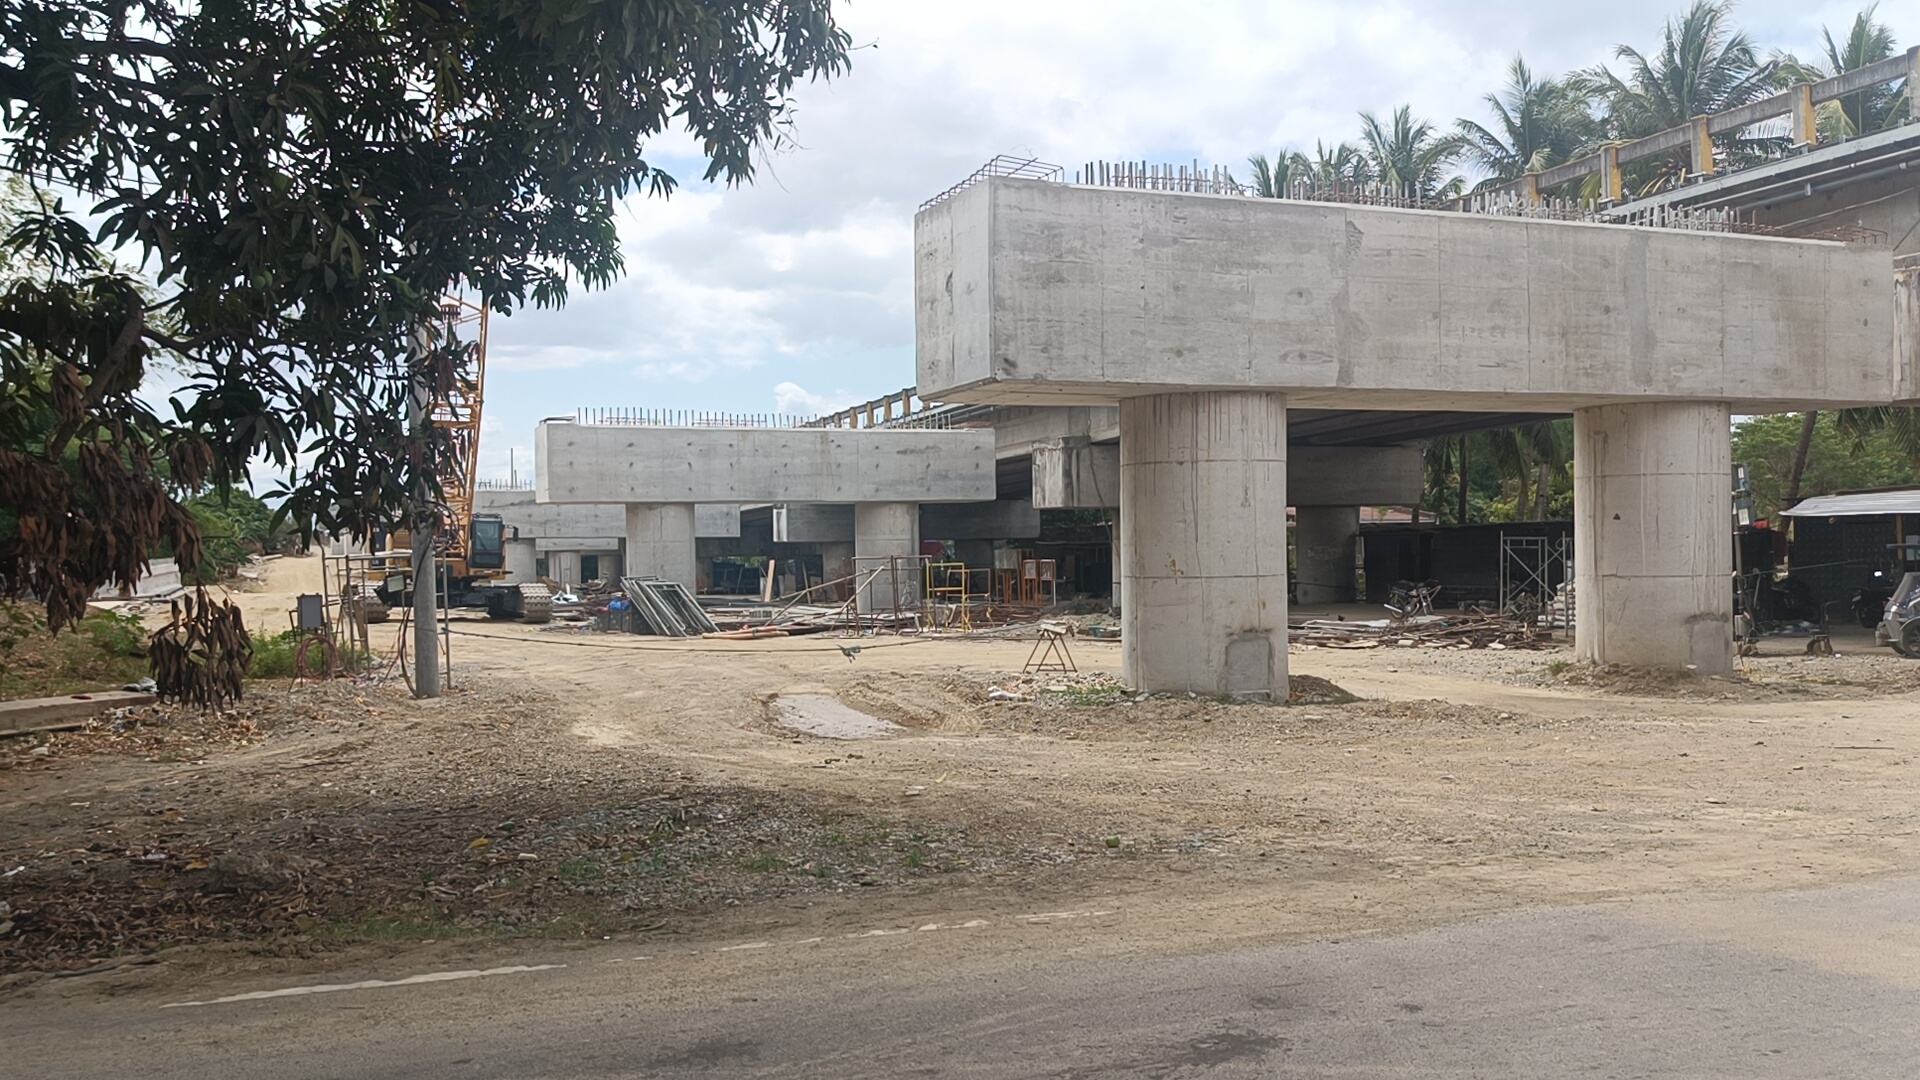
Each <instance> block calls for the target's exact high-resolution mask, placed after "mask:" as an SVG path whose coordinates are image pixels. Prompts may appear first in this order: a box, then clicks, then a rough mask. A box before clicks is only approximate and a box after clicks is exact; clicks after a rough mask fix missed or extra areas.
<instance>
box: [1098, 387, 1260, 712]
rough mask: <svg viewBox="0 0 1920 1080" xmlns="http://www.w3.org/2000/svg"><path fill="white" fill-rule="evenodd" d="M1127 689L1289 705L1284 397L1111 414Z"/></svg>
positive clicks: (1128, 408) (1226, 397)
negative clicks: (1116, 453) (1115, 434)
mask: <svg viewBox="0 0 1920 1080" xmlns="http://www.w3.org/2000/svg"><path fill="white" fill-rule="evenodd" d="M1120 492H1121V494H1120V505H1121V513H1122V516H1121V519H1120V525H1121V529H1122V531H1123V534H1124V539H1123V540H1122V542H1121V556H1122V558H1123V559H1124V560H1125V572H1124V578H1125V581H1124V586H1125V590H1126V595H1125V598H1124V603H1123V605H1122V607H1121V609H1120V611H1121V620H1120V621H1121V626H1122V640H1123V643H1124V656H1125V663H1126V680H1127V683H1128V684H1129V685H1131V686H1133V687H1135V688H1137V689H1141V690H1152V691H1189V692H1192V693H1200V694H1230V695H1233V696H1235V697H1247V698H1268V699H1271V700H1277V701H1285V700H1286V698H1287V527H1286V521H1287V518H1286V514H1287V398H1286V395H1285V394H1277V393H1267V392H1259V391H1235V392H1227V393H1192V394H1162V395H1154V396H1149V397H1135V398H1127V399H1126V400H1124V401H1122V402H1121V404H1120Z"/></svg>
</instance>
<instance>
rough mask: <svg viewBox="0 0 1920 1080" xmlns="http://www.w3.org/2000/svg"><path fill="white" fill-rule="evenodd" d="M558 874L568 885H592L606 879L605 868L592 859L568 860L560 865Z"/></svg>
mask: <svg viewBox="0 0 1920 1080" xmlns="http://www.w3.org/2000/svg"><path fill="white" fill-rule="evenodd" d="M559 874H560V880H561V881H563V882H565V883H566V884H568V885H592V884H595V883H597V882H601V881H605V880H606V877H607V871H606V868H605V867H602V866H601V865H600V864H599V863H597V862H594V861H593V860H592V859H568V860H566V861H565V862H563V863H561V864H560V871H559Z"/></svg>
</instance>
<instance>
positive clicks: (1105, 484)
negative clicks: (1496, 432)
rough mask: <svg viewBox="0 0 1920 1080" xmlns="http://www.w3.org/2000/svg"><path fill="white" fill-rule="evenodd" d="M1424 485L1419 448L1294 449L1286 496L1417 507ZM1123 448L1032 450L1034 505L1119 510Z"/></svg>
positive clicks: (1070, 442) (1069, 444)
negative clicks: (1121, 450)
mask: <svg viewBox="0 0 1920 1080" xmlns="http://www.w3.org/2000/svg"><path fill="white" fill-rule="evenodd" d="M1425 481H1426V473H1425V465H1424V464H1423V463H1422V461H1421V458H1420V448H1419V447H1417V446H1290V447H1288V448H1287V497H1288V498H1290V499H1291V500H1293V505H1294V506H1414V505H1417V504H1418V503H1419V502H1420V498H1421V495H1422V494H1423V485H1424V484H1425ZM1119 498H1120V447H1119V445H1118V444H1117V443H1093V444H1089V443H1087V442H1084V441H1082V440H1077V439H1059V440H1055V441H1054V442H1052V443H1050V444H1041V445H1039V446H1035V447H1034V449H1033V505H1034V506H1036V507H1038V508H1040V509H1042V510H1089V509H1102V508H1106V507H1115V506H1118V505H1120V504H1119V501H1118V500H1119Z"/></svg>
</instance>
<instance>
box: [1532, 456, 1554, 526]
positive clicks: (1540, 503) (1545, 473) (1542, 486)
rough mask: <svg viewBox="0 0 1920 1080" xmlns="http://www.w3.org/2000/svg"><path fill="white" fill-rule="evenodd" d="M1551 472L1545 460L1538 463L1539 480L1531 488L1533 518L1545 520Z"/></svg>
mask: <svg viewBox="0 0 1920 1080" xmlns="http://www.w3.org/2000/svg"><path fill="white" fill-rule="evenodd" d="M1552 480H1553V472H1552V470H1551V469H1549V468H1548V467H1547V463H1546V462H1544V461H1543V462H1541V463H1540V482H1539V484H1538V485H1537V486H1535V487H1534V489H1533V520H1535V521H1545V520H1547V501H1548V500H1547V494H1548V492H1547V488H1548V486H1549V485H1550V484H1551V483H1552Z"/></svg>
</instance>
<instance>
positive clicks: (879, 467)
mask: <svg viewBox="0 0 1920 1080" xmlns="http://www.w3.org/2000/svg"><path fill="white" fill-rule="evenodd" d="M535 460H536V462H537V471H536V474H535V476H536V481H535V495H536V498H537V500H538V501H539V502H541V503H560V504H566V503H586V504H602V503H622V504H625V505H626V512H625V517H626V531H627V571H628V573H630V574H635V575H639V574H655V575H658V576H660V577H665V578H669V579H671V580H675V581H680V582H681V583H683V584H685V585H687V586H688V587H689V588H692V587H694V584H695V578H694V575H695V567H696V565H697V562H696V558H695V548H694V505H695V504H696V503H705V502H725V503H736V504H737V503H742V502H748V503H759V502H772V503H853V504H855V509H854V536H853V541H854V549H855V554H859V553H860V552H861V547H862V539H861V538H862V536H863V534H865V535H867V536H868V537H869V539H870V541H871V543H870V545H869V546H873V547H874V550H876V551H879V552H883V553H887V554H894V553H898V554H917V553H918V546H919V544H918V529H919V511H918V504H919V503H923V502H928V503H939V502H991V501H993V498H994V493H995V492H994V458H993V433H992V432H991V431H965V430H961V431H922V430H905V431H891V430H872V429H859V430H844V429H834V428H784V429H774V428H685V427H651V426H638V425H595V424H576V423H572V422H556V421H548V422H546V423H543V424H541V425H540V427H539V429H538V430H537V432H536V433H535ZM869 504H874V505H873V508H871V509H869ZM902 507H904V508H905V509H904V510H903V509H902ZM903 515H904V516H903ZM863 522H864V524H863ZM887 606H891V601H890V600H889V602H888V604H887Z"/></svg>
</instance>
